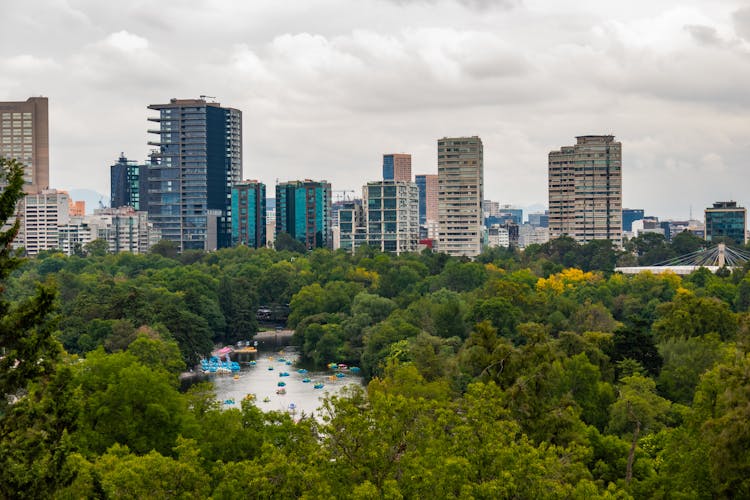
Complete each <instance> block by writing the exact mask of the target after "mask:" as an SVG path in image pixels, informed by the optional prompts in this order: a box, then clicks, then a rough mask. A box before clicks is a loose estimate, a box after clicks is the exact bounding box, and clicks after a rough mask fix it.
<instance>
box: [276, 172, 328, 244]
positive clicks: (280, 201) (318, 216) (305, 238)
mask: <svg viewBox="0 0 750 500" xmlns="http://www.w3.org/2000/svg"><path fill="white" fill-rule="evenodd" d="M282 232H283V233H287V234H289V236H291V237H292V238H294V239H295V240H297V241H299V242H301V243H302V244H304V245H305V248H307V249H308V250H311V249H313V248H322V247H329V246H330V232H331V184H330V183H329V182H327V181H311V180H309V179H307V180H304V181H289V182H282V183H280V184H277V185H276V234H277V235H278V234H279V233H282Z"/></svg>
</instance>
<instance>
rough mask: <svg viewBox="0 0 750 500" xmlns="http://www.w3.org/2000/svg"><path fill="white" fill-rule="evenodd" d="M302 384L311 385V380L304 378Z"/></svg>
mask: <svg viewBox="0 0 750 500" xmlns="http://www.w3.org/2000/svg"><path fill="white" fill-rule="evenodd" d="M302 382H304V383H305V384H307V383H309V382H310V379H309V378H307V377H305V378H303V379H302Z"/></svg>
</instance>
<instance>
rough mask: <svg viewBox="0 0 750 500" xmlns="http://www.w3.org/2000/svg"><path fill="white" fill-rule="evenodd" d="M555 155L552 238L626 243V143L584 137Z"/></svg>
mask: <svg viewBox="0 0 750 500" xmlns="http://www.w3.org/2000/svg"><path fill="white" fill-rule="evenodd" d="M576 139H577V142H576V144H575V145H574V146H563V147H562V148H561V149H560V150H559V151H552V152H550V153H549V157H548V160H549V164H548V166H549V170H548V171H549V183H548V185H549V233H550V234H549V236H550V238H559V237H560V236H562V235H568V236H570V237H571V238H573V239H575V240H576V241H578V242H579V243H588V242H589V241H592V240H603V239H608V240H612V242H613V243H614V244H615V245H618V246H619V245H621V244H622V144H621V143H619V142H616V141H615V140H614V136H612V135H583V136H579V137H577V138H576Z"/></svg>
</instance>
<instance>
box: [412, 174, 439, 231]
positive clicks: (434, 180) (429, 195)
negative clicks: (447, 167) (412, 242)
mask: <svg viewBox="0 0 750 500" xmlns="http://www.w3.org/2000/svg"><path fill="white" fill-rule="evenodd" d="M414 181H415V182H416V184H417V188H418V189H419V224H420V225H422V226H424V225H426V224H427V221H434V222H437V220H438V176H437V175H436V174H420V175H416V176H414Z"/></svg>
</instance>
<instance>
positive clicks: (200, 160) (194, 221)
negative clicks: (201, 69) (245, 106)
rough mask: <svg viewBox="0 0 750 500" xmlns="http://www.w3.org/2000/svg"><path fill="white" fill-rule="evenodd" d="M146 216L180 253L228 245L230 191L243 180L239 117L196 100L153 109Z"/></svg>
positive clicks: (222, 108) (173, 102) (151, 106)
mask: <svg viewBox="0 0 750 500" xmlns="http://www.w3.org/2000/svg"><path fill="white" fill-rule="evenodd" d="M148 109H151V110H153V111H157V112H158V115H157V116H152V117H149V118H148V120H149V121H150V122H152V123H154V125H155V127H154V128H152V129H150V130H148V132H149V133H150V134H152V135H155V136H156V137H155V138H154V140H152V141H149V145H151V146H154V147H155V149H153V150H152V151H151V154H150V157H151V163H150V164H149V165H148V180H147V204H148V214H149V218H150V220H151V221H153V223H154V225H155V227H156V228H157V229H159V230H160V231H161V233H162V237H163V238H164V239H167V240H171V241H174V242H175V243H177V244H178V245H179V248H180V250H181V251H184V250H214V249H216V248H222V247H227V246H230V245H231V242H232V231H231V220H232V213H231V210H232V209H231V197H232V186H234V185H235V184H236V183H238V182H239V181H240V180H241V178H242V112H241V111H239V110H237V109H234V108H225V107H222V106H221V105H220V104H219V103H216V102H207V101H206V98H205V97H201V98H200V99H171V100H170V101H169V103H167V104H152V105H150V106H148Z"/></svg>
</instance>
